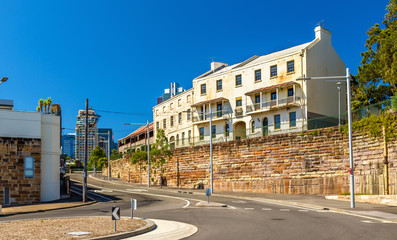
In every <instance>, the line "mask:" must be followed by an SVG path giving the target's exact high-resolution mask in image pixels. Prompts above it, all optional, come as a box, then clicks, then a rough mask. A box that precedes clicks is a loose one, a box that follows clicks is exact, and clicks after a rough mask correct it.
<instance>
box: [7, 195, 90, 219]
mask: <svg viewBox="0 0 397 240" xmlns="http://www.w3.org/2000/svg"><path fill="white" fill-rule="evenodd" d="M94 203H96V202H95V201H89V202H82V201H81V196H79V195H75V194H72V195H71V197H70V198H64V199H60V200H57V201H53V202H47V203H38V204H31V205H23V206H13V207H4V206H3V208H2V212H1V214H0V217H1V216H9V215H15V214H25V213H34V212H44V211H51V210H59V209H65V208H74V207H80V206H85V205H90V204H94Z"/></svg>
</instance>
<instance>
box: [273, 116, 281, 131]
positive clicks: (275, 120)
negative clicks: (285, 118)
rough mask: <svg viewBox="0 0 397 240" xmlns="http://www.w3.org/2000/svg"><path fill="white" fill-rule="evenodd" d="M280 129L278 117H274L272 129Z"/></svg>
mask: <svg viewBox="0 0 397 240" xmlns="http://www.w3.org/2000/svg"><path fill="white" fill-rule="evenodd" d="M280 127H281V119H280V115H274V129H280Z"/></svg>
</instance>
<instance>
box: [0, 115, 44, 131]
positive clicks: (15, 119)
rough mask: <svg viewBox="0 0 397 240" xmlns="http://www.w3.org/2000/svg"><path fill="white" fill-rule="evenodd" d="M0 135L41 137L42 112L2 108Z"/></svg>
mask: <svg viewBox="0 0 397 240" xmlns="http://www.w3.org/2000/svg"><path fill="white" fill-rule="evenodd" d="M0 136H2V137H21V138H41V114H40V113H38V112H19V111H12V110H0Z"/></svg>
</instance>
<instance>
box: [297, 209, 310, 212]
mask: <svg viewBox="0 0 397 240" xmlns="http://www.w3.org/2000/svg"><path fill="white" fill-rule="evenodd" d="M298 211H299V212H308V211H309V210H307V209H299V210H298Z"/></svg>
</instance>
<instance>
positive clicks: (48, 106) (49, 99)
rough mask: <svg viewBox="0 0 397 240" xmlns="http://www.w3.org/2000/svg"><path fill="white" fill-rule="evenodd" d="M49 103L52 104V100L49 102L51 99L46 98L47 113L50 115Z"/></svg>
mask: <svg viewBox="0 0 397 240" xmlns="http://www.w3.org/2000/svg"><path fill="white" fill-rule="evenodd" d="M51 103H52V100H51V97H48V98H47V108H48V113H50V110H51V109H50V108H51Z"/></svg>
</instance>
